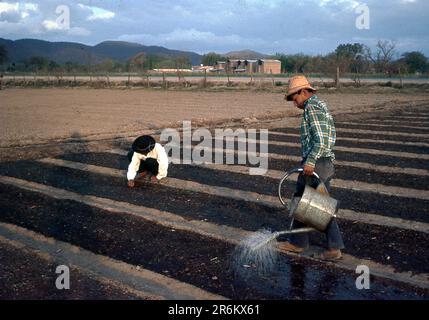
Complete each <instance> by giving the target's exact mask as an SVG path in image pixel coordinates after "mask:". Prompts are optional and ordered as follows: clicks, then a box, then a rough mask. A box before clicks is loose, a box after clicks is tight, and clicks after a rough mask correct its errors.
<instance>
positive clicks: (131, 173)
mask: <svg viewBox="0 0 429 320" xmlns="http://www.w3.org/2000/svg"><path fill="white" fill-rule="evenodd" d="M140 161H141V160H140V158H139V156H138V155H137V153H135V152H134V153H133V158H132V159H131V162H130V164H129V165H128V172H127V179H128V180H134V178H135V177H136V175H137V171H138V170H139V167H140Z"/></svg>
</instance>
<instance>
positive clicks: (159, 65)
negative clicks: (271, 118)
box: [0, 46, 192, 73]
mask: <svg viewBox="0 0 429 320" xmlns="http://www.w3.org/2000/svg"><path fill="white" fill-rule="evenodd" d="M9 59H10V57H9V56H8V53H7V51H6V49H5V48H4V47H3V46H0V66H1V65H3V70H5V71H7V72H35V73H38V72H39V73H91V72H95V73H103V72H108V73H121V72H132V73H145V72H147V71H148V70H152V69H163V68H168V69H187V68H191V66H192V64H191V61H190V59H189V58H188V57H186V56H177V57H171V56H167V55H156V54H145V53H143V52H142V53H139V54H136V55H135V56H133V57H131V58H130V59H128V61H126V62H125V63H121V62H119V61H116V60H113V59H105V60H103V61H102V62H98V63H94V62H92V60H93V59H92V58H91V56H90V55H89V56H88V59H86V61H84V62H82V63H76V62H72V61H67V62H65V63H63V64H59V63H57V62H55V61H53V60H50V59H47V58H45V57H41V56H32V57H30V58H28V59H25V60H22V61H19V62H13V63H8V61H9Z"/></svg>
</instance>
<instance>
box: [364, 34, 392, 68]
mask: <svg viewBox="0 0 429 320" xmlns="http://www.w3.org/2000/svg"><path fill="white" fill-rule="evenodd" d="M376 48H377V51H376V52H375V53H372V51H371V49H369V48H368V47H366V56H367V58H368V59H369V60H370V61H372V63H373V64H374V68H375V71H376V72H387V71H388V69H389V64H390V63H391V62H392V60H393V57H394V56H395V54H396V50H395V48H396V43H395V42H394V41H389V40H379V41H378V42H377V46H376Z"/></svg>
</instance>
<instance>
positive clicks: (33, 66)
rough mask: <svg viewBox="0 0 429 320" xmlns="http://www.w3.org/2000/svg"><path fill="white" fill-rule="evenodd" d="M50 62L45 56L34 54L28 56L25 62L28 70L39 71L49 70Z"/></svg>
mask: <svg viewBox="0 0 429 320" xmlns="http://www.w3.org/2000/svg"><path fill="white" fill-rule="evenodd" d="M49 62H50V61H49V60H48V59H46V58H44V57H38V56H32V57H30V58H28V59H27V60H26V61H25V62H24V64H25V67H26V69H27V70H29V71H33V72H37V71H42V70H47V69H48V66H49Z"/></svg>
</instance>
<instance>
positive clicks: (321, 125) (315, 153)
mask: <svg viewBox="0 0 429 320" xmlns="http://www.w3.org/2000/svg"><path fill="white" fill-rule="evenodd" d="M306 109H307V116H308V121H309V123H310V135H311V139H312V141H313V142H314V143H313V147H312V149H311V151H310V153H309V154H308V156H307V160H306V161H305V164H306V165H309V166H312V167H315V165H316V161H317V160H318V159H319V158H320V157H321V156H322V154H323V152H324V151H325V149H326V147H327V146H328V122H327V119H326V115H325V113H324V112H323V111H322V110H321V109H320V108H319V107H318V106H317V105H308V106H307V108H306Z"/></svg>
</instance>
